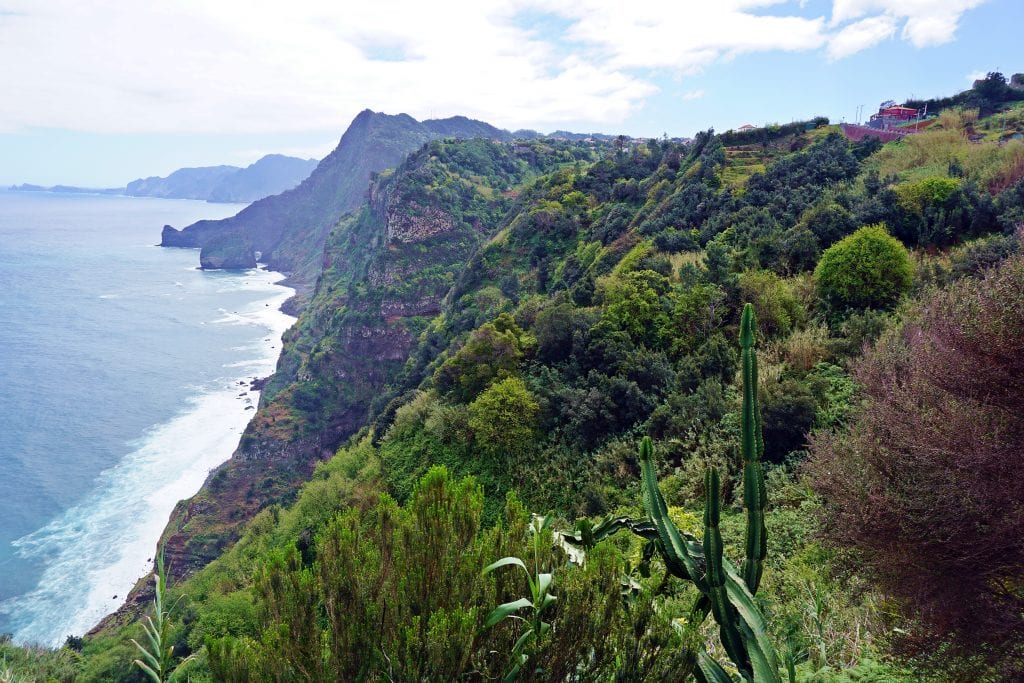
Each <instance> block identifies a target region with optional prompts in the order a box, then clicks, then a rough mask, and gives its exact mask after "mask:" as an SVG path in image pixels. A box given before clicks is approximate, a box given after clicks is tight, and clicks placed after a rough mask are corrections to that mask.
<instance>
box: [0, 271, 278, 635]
mask: <svg viewBox="0 0 1024 683" xmlns="http://www.w3.org/2000/svg"><path fill="white" fill-rule="evenodd" d="M237 277H238V278H239V279H240V280H241V282H240V283H239V282H238V281H237V280H236V281H234V282H232V283H231V284H232V288H233V289H235V290H237V289H248V290H252V291H261V292H262V291H266V293H267V294H268V296H265V297H261V298H259V299H257V300H255V301H254V302H252V303H250V304H247V305H246V306H245V307H244V308H241V310H239V311H231V312H229V311H226V310H224V309H221V316H220V317H219V318H216V319H214V320H210V321H209V322H208V324H211V325H245V326H256V327H259V328H261V329H262V330H263V332H261V333H259V338H258V340H257V341H254V342H252V343H249V344H245V345H244V346H240V347H236V348H235V350H236V351H237V352H238V360H237V361H235V362H232V363H227V364H225V365H224V366H223V368H224V373H223V375H222V376H221V377H220V378H219V379H217V380H214V381H212V382H209V383H207V385H206V386H194V387H192V391H191V392H190V394H189V395H188V396H187V397H186V398H185V399H184V400H183V407H182V409H181V410H179V411H178V413H177V414H175V415H174V416H173V417H171V418H170V419H169V420H166V421H164V422H162V423H158V424H154V425H151V426H150V427H149V428H148V429H147V430H146V431H145V432H144V433H143V434H141V435H140V436H139V437H138V438H136V439H134V440H133V441H131V442H130V443H129V444H127V445H126V453H125V455H124V457H123V458H122V459H121V460H120V461H119V462H118V463H117V464H115V465H114V466H112V467H110V468H108V469H107V470H105V471H103V472H102V473H101V474H100V475H99V476H98V477H97V485H96V487H95V489H94V490H93V491H92V492H91V493H90V494H89V495H88V496H87V497H86V498H85V499H84V500H83V501H82V502H81V503H79V504H77V505H75V506H73V507H72V508H70V509H68V510H66V511H65V512H64V513H62V514H61V515H59V516H58V517H57V518H55V519H53V520H51V521H50V522H48V523H47V524H46V525H44V526H43V527H42V528H39V529H37V530H35V531H33V532H32V533H30V534H27V535H26V536H23V537H22V538H20V539H18V540H17V541H15V543H14V545H15V547H16V548H17V551H18V553H19V554H21V555H23V556H28V557H43V558H46V568H45V569H44V571H43V573H42V575H41V577H40V580H39V582H38V583H37V585H36V587H35V588H34V589H32V590H31V591H28V592H27V593H23V594H21V595H18V596H14V597H12V598H9V599H8V600H6V601H4V603H2V604H0V610H2V611H3V612H4V613H5V614H6V615H9V616H11V617H12V618H11V619H10V626H11V630H12V631H13V635H14V640H15V642H18V643H23V644H29V643H35V644H44V645H49V646H59V645H60V644H61V643H62V642H63V641H64V638H65V637H66V636H67V635H72V634H73V635H82V634H84V633H86V632H87V631H89V630H90V629H91V628H92V627H93V626H95V625H96V624H97V623H98V622H100V621H101V620H102V619H103V618H105V617H106V616H107V615H109V614H111V613H113V612H116V611H117V610H118V609H119V608H120V607H121V606H122V605H123V604H124V602H125V600H126V598H127V597H128V594H129V592H130V591H131V589H132V587H133V586H135V585H136V584H137V582H138V581H139V580H140V577H141V578H145V576H146V575H148V574H149V573H150V572H151V571H152V563H153V556H154V552H155V551H156V543H157V542H158V541H159V538H160V535H161V533H162V531H163V529H164V527H165V526H166V524H167V521H168V519H169V517H170V515H171V512H172V511H173V509H174V506H175V505H176V504H177V503H178V501H179V500H182V499H187V498H190V497H191V496H193V495H195V493H196V492H197V491H198V490H199V489H200V487H201V486H202V485H203V483H204V482H205V481H206V479H207V478H208V476H209V475H210V473H211V472H212V471H213V470H214V469H215V468H217V467H218V466H220V465H221V464H223V463H224V462H226V461H227V460H229V459H230V457H231V456H232V455H233V453H234V451H235V450H236V449H237V446H238V442H239V439H240V438H241V435H242V433H243V431H244V429H245V427H246V426H247V425H248V423H249V421H250V420H251V419H252V416H253V415H254V414H255V412H256V408H257V406H258V404H259V396H260V391H259V389H258V386H255V387H254V386H253V384H252V380H253V379H256V378H258V379H263V378H265V377H267V376H269V375H271V374H272V373H273V372H274V370H275V368H276V365H277V361H278V358H279V356H280V353H281V336H282V335H283V333H284V332H285V331H286V330H287V329H288V328H289V327H291V325H292V324H293V323H294V322H295V318H294V317H293V316H290V315H287V314H286V313H284V312H283V311H282V310H281V306H282V305H283V304H284V302H285V301H287V300H288V299H290V298H292V297H293V296H294V295H295V290H294V289H293V288H291V287H288V286H286V285H282V284H280V283H281V282H282V281H284V279H285V275H284V274H282V273H277V272H274V271H268V270H266V269H265V267H262V266H261V267H260V268H258V269H254V270H249V271H242V272H238V273H237ZM126 511H128V514H126ZM70 585H73V586H75V587H77V588H78V589H79V590H78V593H77V594H76V595H75V596H74V598H73V599H70V597H71V596H69V595H68V591H69V590H74V589H73V588H71V589H69V586H70ZM69 605H73V606H74V607H75V609H74V610H73V611H69V609H68V607H69ZM58 630H59V632H58Z"/></svg>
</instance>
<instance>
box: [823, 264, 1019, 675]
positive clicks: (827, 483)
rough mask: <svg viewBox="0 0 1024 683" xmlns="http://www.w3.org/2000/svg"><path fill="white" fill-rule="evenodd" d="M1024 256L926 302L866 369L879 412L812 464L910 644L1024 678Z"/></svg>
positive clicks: (957, 663) (924, 654)
mask: <svg viewBox="0 0 1024 683" xmlns="http://www.w3.org/2000/svg"><path fill="white" fill-rule="evenodd" d="M1022 341H1024V257H1015V258H1012V259H1010V260H1008V261H1006V262H1005V263H1004V264H1003V265H1002V266H1001V267H1000V268H999V269H998V270H997V271H993V272H991V273H989V274H988V275H987V276H986V277H984V278H983V279H981V280H973V279H967V280H963V281H960V282H959V283H957V284H955V285H953V286H952V287H950V288H949V289H947V290H945V291H941V292H936V293H934V294H932V295H931V296H929V297H926V298H925V300H924V301H922V302H921V303H920V304H919V305H918V306H917V307H916V309H915V310H914V311H913V312H912V313H911V314H910V315H909V316H908V320H907V322H906V323H904V325H903V326H902V328H901V329H899V330H898V331H895V332H893V333H890V334H888V335H886V336H884V337H883V338H882V339H881V340H880V341H879V343H878V345H877V346H876V347H875V349H874V350H873V351H871V352H870V353H869V354H868V355H867V356H866V357H865V358H864V359H863V360H862V361H861V362H860V364H859V366H858V367H857V368H856V369H855V377H856V379H857V380H858V381H859V382H860V383H861V384H862V385H863V388H864V393H865V398H866V402H865V405H864V407H863V408H862V409H861V412H860V414H859V417H858V418H857V419H856V420H855V421H854V422H853V424H852V426H851V429H850V432H849V433H848V434H838V435H824V436H822V435H819V436H818V437H817V438H815V439H814V440H813V443H812V455H811V459H810V461H809V464H808V467H809V469H810V471H811V474H812V477H813V479H814V481H815V483H816V487H817V490H818V491H819V492H820V494H821V496H822V498H823V499H824V501H825V509H826V515H827V525H826V528H827V529H828V533H829V534H830V536H831V540H832V541H834V542H835V543H836V544H839V545H842V546H847V547H852V548H853V549H855V550H856V551H858V556H859V557H860V558H862V561H863V563H864V565H865V567H866V569H867V570H868V571H869V572H870V574H871V575H873V576H874V577H876V578H877V580H878V582H879V585H880V586H881V588H882V589H883V590H885V591H886V592H887V593H888V594H889V595H891V596H893V597H894V598H896V601H897V602H898V604H899V605H900V606H901V607H902V608H903V611H904V613H905V615H906V616H907V617H909V618H910V620H911V622H912V623H913V624H914V626H913V628H912V629H910V631H911V633H910V635H909V636H908V637H907V638H905V639H902V640H901V642H900V643H899V644H898V645H899V647H901V648H903V650H904V652H906V653H909V654H912V655H916V656H918V657H920V658H921V660H922V661H925V662H928V661H929V660H930V662H931V663H933V664H935V663H938V664H940V665H941V666H944V667H947V668H946V673H947V674H948V673H949V672H950V671H951V670H952V669H953V668H954V667H955V668H956V669H957V670H958V671H960V672H962V673H960V674H955V675H956V677H957V678H960V677H961V676H963V677H964V678H963V680H977V679H976V678H973V677H975V676H979V675H981V674H979V671H980V670H982V669H983V670H986V671H987V672H988V674H987V675H989V676H992V675H994V676H996V677H997V678H1000V679H1002V680H1024V645H1022V643H1024V448H1022V447H1024V343H1022Z"/></svg>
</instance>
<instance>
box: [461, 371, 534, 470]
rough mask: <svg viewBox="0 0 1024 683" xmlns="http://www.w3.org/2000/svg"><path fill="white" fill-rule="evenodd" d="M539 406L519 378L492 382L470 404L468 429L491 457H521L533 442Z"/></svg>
mask: <svg viewBox="0 0 1024 683" xmlns="http://www.w3.org/2000/svg"><path fill="white" fill-rule="evenodd" d="M539 410H540V406H539V405H538V404H537V401H536V399H534V398H533V395H532V394H531V393H530V390H529V389H527V388H526V384H525V383H523V380H521V379H519V378H518V377H508V378H506V379H503V380H501V381H499V382H495V383H494V384H492V385H491V386H489V387H488V388H487V389H485V390H484V391H483V393H481V394H480V395H479V396H477V397H476V400H474V401H473V402H472V403H470V404H469V428H470V429H472V430H473V434H474V435H475V436H476V439H477V443H478V444H479V445H480V447H481V448H482V449H483V450H484V451H485V452H486V453H488V454H489V455H491V456H498V457H500V456H507V455H516V454H519V453H522V452H523V451H524V450H525V449H526V448H528V447H529V444H530V442H531V441H532V440H533V438H534V430H535V428H536V420H537V412H538V411H539Z"/></svg>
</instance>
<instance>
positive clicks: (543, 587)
mask: <svg viewBox="0 0 1024 683" xmlns="http://www.w3.org/2000/svg"><path fill="white" fill-rule="evenodd" d="M550 587H551V574H538V575H537V592H538V593H540V594H541V595H544V594H545V593H547V592H548V588H550Z"/></svg>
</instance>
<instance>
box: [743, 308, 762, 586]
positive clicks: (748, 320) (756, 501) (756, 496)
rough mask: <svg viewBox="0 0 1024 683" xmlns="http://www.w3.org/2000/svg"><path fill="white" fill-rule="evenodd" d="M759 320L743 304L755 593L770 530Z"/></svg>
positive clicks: (746, 499)
mask: <svg viewBox="0 0 1024 683" xmlns="http://www.w3.org/2000/svg"><path fill="white" fill-rule="evenodd" d="M756 326H757V322H756V320H755V319H754V307H753V306H751V305H750V304H749V303H748V304H746V305H745V306H744V307H743V316H742V318H741V319H740V348H741V351H740V355H741V356H742V364H743V415H742V420H743V422H742V430H741V431H742V451H743V504H744V507H745V508H746V510H747V537H746V561H745V562H744V565H743V578H744V580H745V581H746V583H747V587H748V588H749V589H750V592H751V593H756V592H757V588H758V586H759V585H760V583H761V575H762V573H763V572H764V561H765V558H766V557H767V555H768V543H767V531H766V529H765V524H764V508H765V503H766V500H765V486H764V467H763V465H762V463H761V458H762V456H763V455H764V440H763V438H762V434H761V410H760V407H759V406H758V401H757V353H756V352H755V351H754V337H755V331H756Z"/></svg>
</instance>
